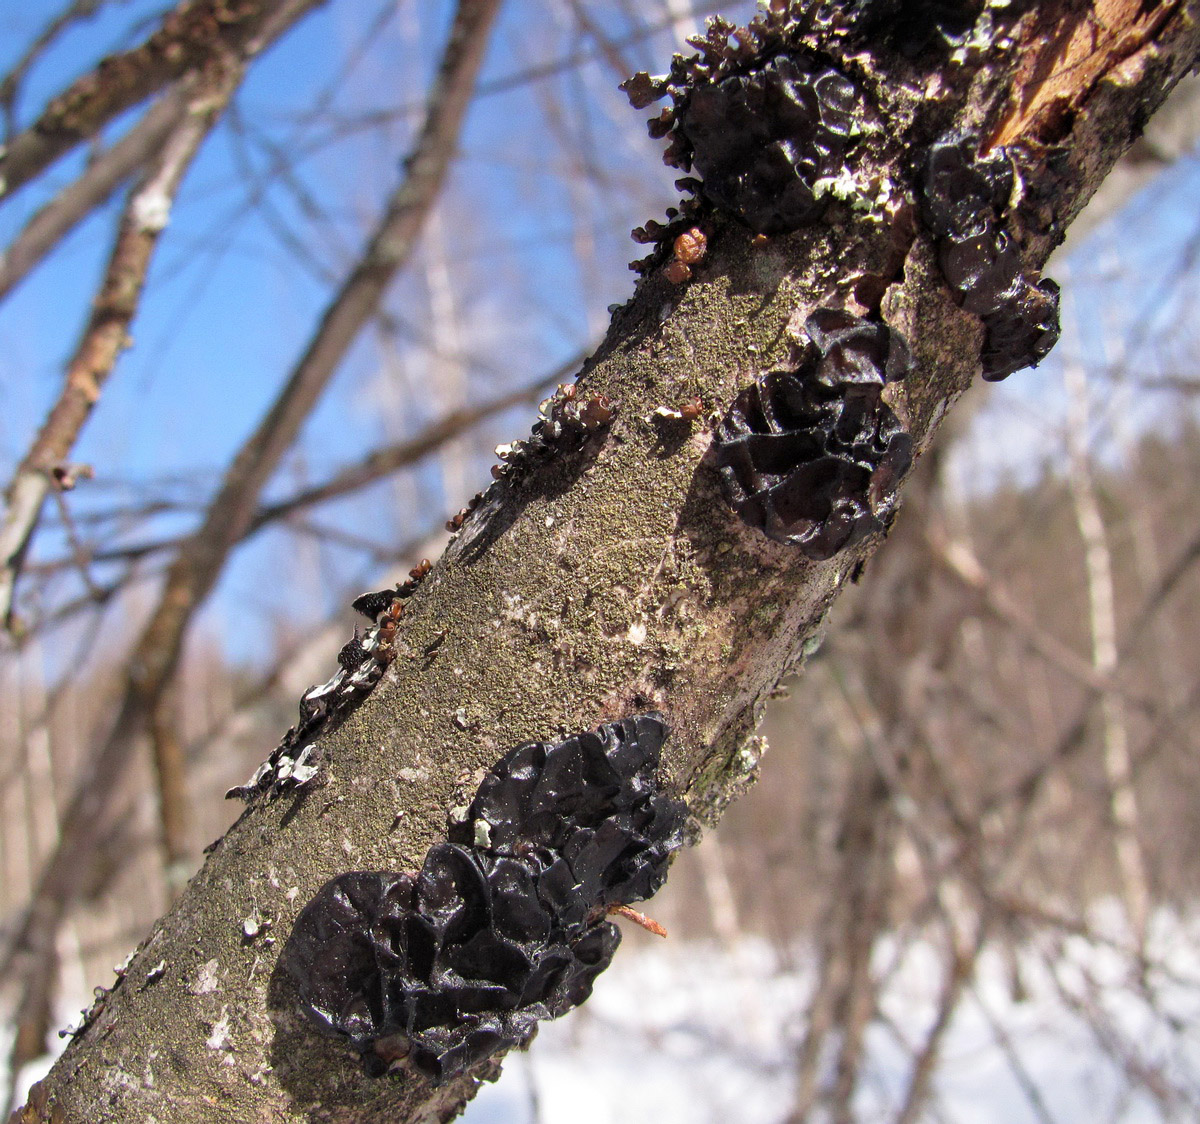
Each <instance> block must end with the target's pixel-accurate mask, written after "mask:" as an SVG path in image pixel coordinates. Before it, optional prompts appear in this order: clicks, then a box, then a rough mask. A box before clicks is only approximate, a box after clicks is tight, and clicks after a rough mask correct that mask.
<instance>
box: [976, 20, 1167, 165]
mask: <svg viewBox="0 0 1200 1124" xmlns="http://www.w3.org/2000/svg"><path fill="white" fill-rule="evenodd" d="M1181 3H1182V0H1168V2H1155V0H1095V2H1094V3H1089V4H1079V3H1077V2H1072V0H1060V2H1058V3H1050V4H1044V5H1038V6H1037V8H1036V10H1035V11H1034V12H1031V13H1030V15H1029V17H1027V18H1026V19H1025V20H1023V21H1022V24H1021V28H1020V31H1019V33H1018V36H1019V39H1020V42H1021V48H1022V51H1023V54H1024V56H1025V61H1024V62H1023V64H1022V65H1021V67H1020V69H1019V70H1018V71H1017V74H1016V75H1015V81H1014V82H1013V100H1012V103H1011V104H1010V106H1009V108H1008V110H1007V112H1006V113H1005V114H1004V116H1003V117H1002V118H1001V120H1000V122H999V124H998V125H997V127H996V130H995V132H994V133H993V135H992V137H991V141H990V143H991V145H1004V144H1009V143H1011V142H1012V141H1015V140H1018V139H1021V138H1025V139H1036V140H1040V141H1043V142H1044V143H1047V144H1052V143H1054V142H1055V141H1058V140H1061V139H1063V137H1064V136H1065V135H1066V134H1067V132H1068V131H1069V130H1070V128H1071V120H1072V117H1073V115H1074V111H1075V110H1076V109H1077V108H1078V107H1079V105H1080V104H1081V103H1082V102H1083V101H1084V99H1085V98H1086V97H1087V96H1088V94H1089V93H1090V92H1091V91H1092V90H1093V89H1094V88H1095V86H1096V83H1097V82H1099V81H1100V80H1101V79H1102V78H1104V77H1105V76H1106V75H1108V74H1111V73H1112V72H1113V71H1114V70H1116V69H1117V68H1118V67H1119V66H1121V64H1122V63H1124V62H1125V61H1126V60H1127V59H1129V58H1130V57H1131V56H1133V55H1135V54H1137V53H1138V52H1139V51H1140V50H1142V48H1143V47H1145V46H1146V44H1147V43H1151V42H1153V40H1154V37H1155V35H1156V34H1157V32H1158V31H1159V29H1160V28H1161V27H1162V26H1163V25H1164V23H1165V22H1166V21H1167V20H1169V19H1171V17H1172V16H1173V15H1174V13H1175V12H1176V11H1177V10H1178V9H1179V8H1180V6H1181ZM1038 44H1040V46H1039V45H1038Z"/></svg>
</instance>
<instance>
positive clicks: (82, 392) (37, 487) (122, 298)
mask: <svg viewBox="0 0 1200 1124" xmlns="http://www.w3.org/2000/svg"><path fill="white" fill-rule="evenodd" d="M241 75H242V66H241V64H240V63H231V64H230V65H226V66H223V67H221V68H220V69H219V70H216V71H213V72H212V73H211V74H210V76H209V77H208V79H207V80H206V81H205V82H203V83H201V84H200V85H198V86H197V87H196V88H195V89H194V90H193V91H192V93H191V97H190V99H189V101H188V104H187V106H186V109H185V113H184V115H183V117H182V118H181V120H180V121H179V122H178V123H177V124H176V127H175V128H174V129H173V130H172V131H171V132H170V133H168V134H167V135H166V137H165V138H164V139H165V143H164V145H163V146H162V148H161V149H160V150H159V151H158V153H157V155H156V157H155V159H154V161H153V163H152V164H151V165H150V167H149V168H148V169H147V171H146V174H145V176H144V177H143V179H142V181H141V183H139V184H138V185H137V187H135V188H134V190H133V191H132V192H131V193H130V195H129V200H128V202H127V203H126V205H125V209H124V212H123V213H122V215H121V219H120V222H119V224H118V228H117V237H116V242H115V244H114V246H113V250H112V254H111V255H110V257H109V260H108V267H107V269H106V270H105V274H104V279H103V280H102V282H101V284H100V291H99V293H98V294H97V296H96V299H95V301H94V302H93V307H92V314H91V316H90V318H89V320H88V324H87V327H86V328H85V329H84V332H83V337H82V339H81V340H80V342H79V345H78V346H77V347H76V349H75V354H74V356H73V357H72V358H71V361H70V362H69V363H68V364H67V377H66V384H65V386H64V387H63V390H62V393H61V394H60V396H59V399H58V401H57V402H56V403H55V404H54V407H53V409H52V410H51V411H50V415H49V417H48V418H47V419H46V421H45V423H44V424H43V425H42V428H41V431H40V432H39V433H38V435H37V437H36V438H35V439H34V442H33V445H32V446H31V447H30V449H29V451H28V452H27V453H26V454H25V457H24V459H23V460H22V462H21V464H20V465H19V466H18V468H17V471H16V473H15V475H14V477H13V480H12V482H11V483H10V484H9V486H8V490H7V493H6V495H7V499H8V504H7V506H6V508H5V512H4V521H3V523H2V524H0V616H2V617H3V619H4V624H5V627H6V628H8V629H10V630H12V627H13V602H14V597H15V592H16V583H17V577H18V575H19V573H20V570H21V565H22V563H23V561H24V558H25V554H26V552H27V551H28V549H29V544H30V541H31V539H32V537H33V533H34V529H35V528H36V526H37V522H38V517H39V515H40V514H41V510H42V504H43V503H44V502H45V499H46V497H47V496H48V495H49V494H50V491H51V489H52V488H55V487H66V486H67V484H66V482H65V481H64V482H61V483H60V481H59V479H58V478H57V477H56V473H58V474H59V475H61V473H62V468H63V466H64V465H65V463H66V460H67V457H68V455H69V454H70V451H71V449H72V447H73V446H74V444H75V441H76V438H78V436H79V433H80V431H81V430H82V429H83V426H84V424H85V423H86V422H87V420H88V418H89V417H90V416H91V413H92V410H93V409H94V408H95V405H96V403H97V402H99V400H100V392H101V390H102V388H103V386H104V383H105V382H106V381H107V380H108V376H109V375H110V374H111V373H112V369H113V366H114V365H115V364H116V361H117V357H118V356H119V355H120V354H121V352H122V351H123V350H124V348H125V347H126V344H127V341H128V337H129V325H130V323H131V322H132V320H133V318H134V315H135V314H136V312H137V308H138V303H139V301H140V299H141V294H142V286H143V284H144V283H145V280H146V273H147V271H148V270H149V268H150V261H151V259H152V257H153V255H154V249H155V247H156V246H157V245H158V239H159V235H160V234H161V233H162V232H163V230H164V229H165V227H166V225H167V220H168V216H169V214H170V208H171V204H172V203H173V201H174V199H175V193H176V192H177V191H178V190H179V185H180V184H181V183H182V182H183V177H184V174H185V173H186V171H187V169H188V167H189V165H190V164H191V162H192V159H193V157H194V156H195V155H196V153H197V152H198V151H199V149H200V145H201V144H202V143H203V141H204V138H205V137H206V136H208V133H209V130H210V129H211V128H212V127H213V125H214V124H215V122H216V120H217V118H218V117H219V115H220V113H221V110H222V109H224V107H225V105H226V104H227V103H228V101H229V98H230V97H231V96H232V95H233V91H234V90H235V89H236V88H237V85H238V82H239V81H240V80H241Z"/></svg>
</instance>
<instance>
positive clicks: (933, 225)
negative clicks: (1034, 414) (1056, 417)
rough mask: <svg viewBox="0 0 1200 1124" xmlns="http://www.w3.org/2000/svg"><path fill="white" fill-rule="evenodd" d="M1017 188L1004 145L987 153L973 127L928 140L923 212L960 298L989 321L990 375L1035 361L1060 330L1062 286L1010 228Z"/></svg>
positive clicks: (986, 355) (986, 365) (986, 363)
mask: <svg viewBox="0 0 1200 1124" xmlns="http://www.w3.org/2000/svg"><path fill="white" fill-rule="evenodd" d="M1013 188H1014V176H1013V168H1012V162H1011V160H1010V159H1009V153H1008V152H1007V151H1006V150H1005V149H1004V148H1003V147H998V148H995V149H993V150H992V151H991V152H989V153H987V154H981V153H980V152H979V143H978V139H977V138H976V137H975V136H973V135H970V134H955V135H952V136H949V137H946V138H943V139H942V140H940V141H937V142H936V143H934V144H933V145H931V146H930V149H929V154H928V157H927V159H926V164H925V170H924V182H923V192H922V198H921V213H922V216H923V218H924V220H925V223H926V225H927V226H928V227H929V229H930V231H931V232H932V233H933V235H934V236H935V238H936V239H937V248H938V260H939V263H940V265H941V269H942V274H943V276H944V277H945V278H946V281H947V283H948V284H949V285H950V287H951V289H953V290H954V293H955V295H956V296H957V298H958V302H959V304H961V305H962V307H963V308H965V309H966V310H967V311H968V312H973V313H975V314H976V315H977V316H979V317H980V318H981V319H982V320H983V324H984V328H985V329H986V336H985V339H984V345H983V353H982V356H981V359H982V363H983V377H984V378H985V379H987V380H988V381H990V382H996V381H998V380H1000V379H1003V378H1007V377H1008V376H1009V375H1010V374H1012V373H1013V371H1018V370H1020V369H1021V368H1023V367H1029V366H1036V365H1037V364H1038V363H1039V362H1040V361H1041V360H1042V359H1044V358H1045V357H1046V356H1047V355H1048V354H1049V353H1050V349H1051V348H1052V347H1053V346H1054V345H1055V343H1057V342H1058V335H1059V326H1058V286H1057V285H1056V284H1055V283H1054V282H1053V281H1050V280H1048V279H1047V280H1038V279H1036V278H1035V277H1032V276H1030V275H1029V274H1028V273H1027V272H1026V271H1025V269H1024V266H1023V263H1022V257H1021V251H1020V247H1019V246H1018V245H1017V244H1016V242H1015V241H1014V239H1013V238H1012V236H1011V234H1010V233H1009V231H1008V230H1007V229H1006V227H1005V217H1006V215H1007V214H1008V213H1009V211H1010V203H1011V199H1012V196H1013Z"/></svg>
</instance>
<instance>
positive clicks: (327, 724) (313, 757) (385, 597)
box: [225, 558, 433, 803]
mask: <svg viewBox="0 0 1200 1124" xmlns="http://www.w3.org/2000/svg"><path fill="white" fill-rule="evenodd" d="M431 569H433V564H432V563H431V562H430V561H429V559H428V558H422V559H421V561H420V562H419V563H417V565H416V566H414V567H413V568H412V569H411V570H409V572H408V578H407V579H406V580H405V581H403V582H401V583H399V584H398V585H395V586H393V587H391V588H390V589H383V590H379V591H378V592H376V593H364V594H362V595H361V596H359V597H356V598H355V599H354V601H353V602H352V603H351V605H352V607H353V608H354V609H355V611H357V612H359V613H362V614H363V616H365V617H369V618H370V619H371V621H372V622H373V624H372V626H371V627H370V628H368V629H367V630H366V632H364V633H363V634H362V635H361V636H360V635H359V631H358V629H357V628H356V629H355V630H354V635H353V636H352V637H351V638H350V639H349V640H348V641H347V642H346V643H345V644H343V645H342V648H341V650H340V651H339V652H338V656H337V662H338V670H337V671H336V672H334V674H333V677H332V678H331V679H329V680H328V681H326V682H325V683H318V684H317V685H316V686H313V687H309V689H308V690H307V691H305V692H304V694H303V695H301V696H300V719H299V721H298V722H297V723H296V725H294V726H292V727H291V728H290V729H289V730H288V732H287V733H286V734H284V736H283V738H282V740H281V741H280V742H279V744H278V745H277V746H276V747H275V748H274V749H273V750H272V751H271V755H270V756H269V757H268V758H267V759H266V761H264V762H263V763H262V764H261V765H260V766H259V767H258V768H257V769H256V770H255V771H254V775H253V776H252V777H251V778H250V779H249V780H248V781H247V782H246V783H245V784H241V785H237V786H236V787H234V788H231V789H230V790H229V791H228V792H226V793H225V798H226V799H227V800H230V799H233V798H234V797H237V798H238V799H240V800H245V801H246V802H247V803H249V802H251V801H252V800H254V799H255V798H256V797H258V796H262V795H271V796H279V795H281V794H282V793H285V792H289V791H291V790H293V789H296V788H300V787H301V786H303V785H306V784H308V783H309V782H310V781H311V780H312V779H313V778H314V777H315V776H316V774H317V769H318V764H317V741H318V739H320V738H321V737H323V736H325V735H327V734H330V733H332V732H333V731H334V730H335V729H336V728H337V727H338V726H339V725H340V724H341V723H342V722H344V721H345V720H346V718H348V717H349V716H350V714H352V713H353V711H354V710H355V708H356V707H358V705H359V704H360V703H361V702H362V701H363V700H364V699H365V698H366V697H367V695H369V694H370V693H371V691H372V690H373V689H374V687H375V684H376V683H378V682H379V680H380V679H382V678H383V673H384V672H385V671H386V670H387V667H388V664H390V663H391V661H392V658H393V657H394V655H395V648H394V647H393V643H392V642H393V640H394V639H395V634H396V627H397V625H398V623H399V620H400V616H401V614H402V613H403V611H404V603H405V601H406V600H407V599H408V598H409V597H411V596H412V595H413V594H414V593H416V591H417V588H418V586H420V584H421V582H422V581H424V580H425V577H426V575H427V574H428V573H429V571H430V570H431Z"/></svg>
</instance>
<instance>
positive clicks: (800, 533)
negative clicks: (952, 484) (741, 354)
mask: <svg viewBox="0 0 1200 1124" xmlns="http://www.w3.org/2000/svg"><path fill="white" fill-rule="evenodd" d="M805 330H806V331H807V333H808V336H809V338H810V340H811V341H812V345H811V347H809V348H808V349H807V351H806V353H805V355H804V357H803V359H802V361H801V362H800V364H799V365H798V366H797V367H795V368H794V369H784V370H776V371H770V372H768V373H767V374H765V375H763V376H762V377H761V378H759V379H758V380H756V381H755V382H754V383H753V384H751V385H750V386H749V387H747V388H746V389H745V390H743V391H742V392H741V394H739V395H738V396H737V398H736V399H735V400H734V402H733V405H732V406H731V407H730V409H729V411H728V413H727V414H726V415H725V417H724V419H723V420H722V422H721V424H720V426H719V428H718V431H717V435H716V437H715V439H714V442H713V456H714V459H715V462H716V464H717V466H718V467H719V470H720V474H721V482H722V485H723V487H724V490H725V494H726V496H727V498H728V499H729V502H730V503H731V504H732V506H733V508H734V510H735V511H737V513H738V514H739V515H740V516H741V517H742V518H743V519H744V520H745V521H746V522H747V523H749V524H750V525H751V526H753V527H757V528H758V529H759V530H761V531H763V532H764V533H765V534H766V535H767V536H768V537H770V538H772V539H775V540H776V541H777V542H782V543H788V544H790V545H792V546H796V547H799V548H800V550H801V551H802V552H803V553H804V554H805V555H806V556H807V557H808V558H812V559H814V560H818V561H819V560H823V559H826V558H830V557H832V556H833V555H834V554H836V553H837V552H838V551H839V550H843V549H844V548H846V547H848V546H852V545H853V544H854V543H856V542H858V541H860V540H861V539H863V538H864V537H866V536H867V535H869V534H872V533H874V532H876V531H879V530H882V529H883V528H884V527H886V526H887V523H888V521H889V520H890V518H891V516H892V514H893V512H894V511H895V508H896V492H897V487H898V485H899V483H900V480H901V478H902V477H903V476H904V474H905V473H906V472H907V471H908V468H909V466H910V464H911V463H912V439H911V437H910V436H909V434H908V432H907V431H906V430H905V428H904V425H903V423H902V422H901V421H900V419H899V418H898V417H897V416H896V414H895V413H894V412H893V411H892V410H891V408H890V407H889V406H888V405H887V404H886V403H885V402H884V401H883V398H882V391H883V388H884V386H885V385H886V384H887V383H889V382H896V381H898V380H900V379H903V378H904V377H905V376H906V375H907V374H908V373H909V371H910V370H911V368H912V359H911V357H910V355H909V351H908V347H907V345H906V344H905V342H904V339H903V338H902V337H901V336H900V335H899V334H898V333H897V332H894V331H892V330H891V329H890V328H888V327H887V325H885V324H881V323H877V322H873V321H869V320H863V319H861V318H859V317H857V316H854V315H853V314H851V313H849V312H845V311H839V310H835V309H828V308H821V309H817V310H816V311H815V312H814V313H813V314H812V315H811V316H810V317H809V318H808V320H807V321H806V323H805Z"/></svg>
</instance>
